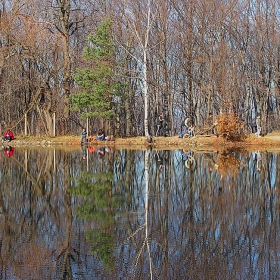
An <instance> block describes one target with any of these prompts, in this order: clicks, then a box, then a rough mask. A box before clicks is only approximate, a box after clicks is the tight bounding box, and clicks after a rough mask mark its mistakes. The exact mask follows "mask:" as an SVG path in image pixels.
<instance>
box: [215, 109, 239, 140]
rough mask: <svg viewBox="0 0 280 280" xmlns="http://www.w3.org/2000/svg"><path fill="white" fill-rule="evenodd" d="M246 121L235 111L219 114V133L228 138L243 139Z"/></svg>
mask: <svg viewBox="0 0 280 280" xmlns="http://www.w3.org/2000/svg"><path fill="white" fill-rule="evenodd" d="M243 127H244V122H241V121H240V120H239V118H238V117H237V115H236V114H235V113H225V112H224V113H222V114H221V115H219V116H217V133H218V135H219V136H221V137H223V138H224V139H226V140H232V141H233V140H241V139H242V138H243V137H242V136H243V135H242V134H243Z"/></svg>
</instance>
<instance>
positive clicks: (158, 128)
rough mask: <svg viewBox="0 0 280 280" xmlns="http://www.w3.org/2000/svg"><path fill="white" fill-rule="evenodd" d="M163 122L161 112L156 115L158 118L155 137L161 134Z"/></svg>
mask: <svg viewBox="0 0 280 280" xmlns="http://www.w3.org/2000/svg"><path fill="white" fill-rule="evenodd" d="M163 122H164V117H163V113H160V114H159V116H158V120H157V131H156V137H157V136H161V131H162V129H163Z"/></svg>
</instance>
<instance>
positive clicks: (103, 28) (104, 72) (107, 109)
mask: <svg viewBox="0 0 280 280" xmlns="http://www.w3.org/2000/svg"><path fill="white" fill-rule="evenodd" d="M88 40H89V45H88V47H86V48H85V50H84V58H85V60H86V62H87V63H88V64H90V67H86V68H84V69H79V70H77V74H76V75H75V76H74V79H75V81H76V83H77V84H78V85H79V86H80V88H81V90H80V91H79V92H78V93H77V94H73V95H71V96H70V98H69V101H70V103H71V104H73V108H72V110H74V111H80V113H81V118H83V119H85V118H87V117H98V118H110V117H112V116H113V115H114V107H113V105H114V96H118V95H119V85H120V84H119V82H118V81H117V80H116V76H115V73H114V70H115V67H116V65H117V63H116V59H115V49H114V41H113V38H112V22H111V21H110V19H105V20H104V21H103V22H102V23H101V24H100V25H99V26H98V27H97V29H96V35H95V37H94V36H92V35H90V36H89V38H88Z"/></svg>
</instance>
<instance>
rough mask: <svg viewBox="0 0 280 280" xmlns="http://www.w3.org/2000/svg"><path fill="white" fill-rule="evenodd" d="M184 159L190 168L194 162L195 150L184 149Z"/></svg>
mask: <svg viewBox="0 0 280 280" xmlns="http://www.w3.org/2000/svg"><path fill="white" fill-rule="evenodd" d="M182 160H183V161H184V163H185V166H186V168H187V169H190V168H191V166H192V165H193V163H194V152H193V151H185V150H183V151H182Z"/></svg>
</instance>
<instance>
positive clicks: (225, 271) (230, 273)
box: [0, 147, 280, 279]
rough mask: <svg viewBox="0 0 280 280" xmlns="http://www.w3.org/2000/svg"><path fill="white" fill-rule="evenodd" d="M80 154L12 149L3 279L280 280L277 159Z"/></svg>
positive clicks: (5, 179)
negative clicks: (13, 150)
mask: <svg viewBox="0 0 280 280" xmlns="http://www.w3.org/2000/svg"><path fill="white" fill-rule="evenodd" d="M81 149H82V148H81V147H78V148H77V149H71V150H69V151H67V150H62V149H61V150H60V149H57V150H54V149H52V148H44V149H42V148H40V149H31V148H29V149H28V148H26V149H23V148H17V149H16V152H15V153H14V154H13V155H12V157H9V158H7V156H6V154H4V153H3V156H2V157H1V158H0V164H1V169H0V211H1V215H0V226H1V231H0V241H1V242H0V245H1V251H0V252H1V253H0V257H1V263H0V264H1V279H278V278H280V275H279V271H280V270H279V263H280V262H279V253H280V251H279V248H278V243H279V242H278V239H279V228H280V219H279V218H280V215H279V205H278V203H279V191H278V187H279V180H280V179H279V178H280V177H279V174H278V169H277V166H278V165H279V163H280V162H279V161H280V159H279V158H280V157H279V154H278V153H272V152H266V151H254V152H246V151H237V150H226V151H222V152H216V151H215V152H209V151H205V152H203V151H189V150H184V151H181V150H180V151H154V150H147V151H131V150H109V149H108V148H107V150H106V148H105V147H104V151H105V152H104V154H103V155H102V156H101V157H100V154H99V153H98V151H99V149H97V148H93V150H89V149H87V148H86V149H85V151H86V159H83V156H84V155H83V153H84V150H83V149H82V150H81ZM187 160H189V163H187V164H186V161H187Z"/></svg>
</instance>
